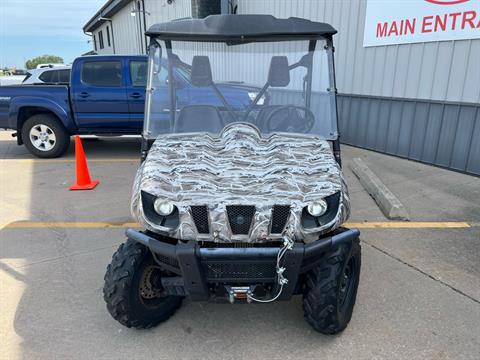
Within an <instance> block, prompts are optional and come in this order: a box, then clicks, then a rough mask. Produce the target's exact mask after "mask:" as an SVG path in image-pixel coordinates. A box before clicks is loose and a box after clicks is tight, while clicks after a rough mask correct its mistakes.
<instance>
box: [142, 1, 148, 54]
mask: <svg viewBox="0 0 480 360" xmlns="http://www.w3.org/2000/svg"><path fill="white" fill-rule="evenodd" d="M142 9H143V36H144V38H145V54H148V45H147V35H145V34H146V32H147V17H146V16H145V14H146V12H147V10H145V0H142Z"/></svg>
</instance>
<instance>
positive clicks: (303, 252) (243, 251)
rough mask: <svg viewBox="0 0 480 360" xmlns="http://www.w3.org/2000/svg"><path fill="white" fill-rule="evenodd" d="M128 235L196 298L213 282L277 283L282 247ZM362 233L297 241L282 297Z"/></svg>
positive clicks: (204, 297)
mask: <svg viewBox="0 0 480 360" xmlns="http://www.w3.org/2000/svg"><path fill="white" fill-rule="evenodd" d="M126 234H127V237H128V238H129V239H131V240H134V241H137V242H139V243H141V244H143V245H145V246H146V247H148V248H149V249H150V250H151V251H152V252H153V253H154V254H155V255H156V259H157V261H158V262H160V263H161V265H162V267H164V268H165V269H166V270H169V271H171V272H173V273H174V274H177V275H179V276H181V277H182V279H183V281H182V282H181V286H182V287H183V288H184V291H185V293H186V294H188V295H189V297H190V298H191V299H192V300H208V299H209V298H210V296H211V291H210V289H211V285H212V284H260V283H275V281H276V278H277V274H276V271H275V265H276V260H277V254H278V251H279V247H256V246H255V247H221V245H218V244H217V245H218V247H202V246H200V245H199V244H198V243H197V242H195V241H191V242H188V243H182V242H178V243H177V244H176V245H173V244H170V243H168V242H164V241H161V240H159V239H156V238H154V237H152V236H149V235H147V234H145V233H142V232H140V231H136V230H133V229H128V230H127V232H126ZM359 235H360V232H359V231H358V230H357V229H350V230H347V229H342V230H338V231H337V232H336V233H335V234H332V235H331V236H328V237H325V238H322V239H319V240H317V241H315V242H313V243H311V244H303V243H295V244H294V246H293V249H292V250H289V251H287V252H286V254H285V257H284V265H283V266H284V267H285V269H286V270H285V273H284V276H285V277H286V278H287V279H288V283H287V284H286V285H285V286H284V287H283V291H282V295H281V296H280V298H279V299H280V300H287V299H290V298H291V296H292V295H293V294H294V293H295V289H296V287H297V282H298V279H299V276H300V274H302V273H305V272H306V271H308V270H309V269H311V268H312V267H314V266H315V265H316V264H317V263H318V262H319V261H321V260H322V255H323V254H325V253H326V252H327V251H329V250H331V249H332V248H334V247H336V246H338V245H340V244H343V243H351V242H352V241H353V240H354V239H355V238H358V236H359ZM225 246H227V245H225Z"/></svg>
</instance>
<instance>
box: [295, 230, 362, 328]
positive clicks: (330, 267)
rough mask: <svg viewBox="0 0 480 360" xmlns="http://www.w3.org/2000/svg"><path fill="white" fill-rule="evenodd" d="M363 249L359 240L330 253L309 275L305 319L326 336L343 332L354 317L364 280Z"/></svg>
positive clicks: (356, 239) (304, 306)
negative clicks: (359, 287)
mask: <svg viewBox="0 0 480 360" xmlns="http://www.w3.org/2000/svg"><path fill="white" fill-rule="evenodd" d="M360 266H361V249H360V241H359V239H358V238H355V239H354V240H353V242H352V243H351V244H342V245H340V246H338V247H337V248H336V249H334V250H333V251H331V252H329V253H327V254H326V255H325V258H324V259H323V260H322V262H321V263H320V264H319V265H318V266H317V267H316V268H314V269H312V270H310V271H309V272H308V273H307V276H306V281H305V288H304V295H303V311H304V317H305V320H306V321H307V322H308V323H309V324H310V325H311V326H312V327H313V328H314V329H315V330H316V331H318V332H320V333H322V334H337V333H339V332H341V331H343V330H344V329H345V328H346V327H347V325H348V323H349V322H350V319H351V318H352V312H353V307H354V305H355V299H356V297H357V289H358V283H359V279H360Z"/></svg>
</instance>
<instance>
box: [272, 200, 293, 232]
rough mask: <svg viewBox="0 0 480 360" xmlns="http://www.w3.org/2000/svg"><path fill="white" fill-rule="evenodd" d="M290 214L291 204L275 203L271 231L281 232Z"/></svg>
mask: <svg viewBox="0 0 480 360" xmlns="http://www.w3.org/2000/svg"><path fill="white" fill-rule="evenodd" d="M289 216H290V206H289V205H274V206H273V210H272V226H271V229H270V233H272V234H281V233H282V231H283V229H284V228H285V224H286V223H287V220H288V217H289Z"/></svg>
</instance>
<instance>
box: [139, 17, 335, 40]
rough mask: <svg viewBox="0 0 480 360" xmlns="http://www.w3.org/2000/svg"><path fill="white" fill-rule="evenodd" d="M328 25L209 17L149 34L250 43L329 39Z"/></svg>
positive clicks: (155, 28) (160, 26) (183, 21)
mask: <svg viewBox="0 0 480 360" xmlns="http://www.w3.org/2000/svg"><path fill="white" fill-rule="evenodd" d="M336 32H337V31H336V30H335V29H334V28H333V27H332V26H331V25H329V24H326V23H321V22H313V21H310V20H305V19H301V18H294V17H290V18H288V19H277V18H276V17H274V16H272V15H210V16H207V17H206V18H204V19H179V20H174V21H170V22H166V23H159V24H155V25H152V26H151V27H150V28H149V29H148V30H147V35H149V36H156V37H159V38H162V39H168V40H182V41H190V40H195V41H220V42H224V41H226V42H248V41H270V40H272V41H274V40H295V39H310V38H322V37H330V36H332V35H333V34H335V33H336Z"/></svg>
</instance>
